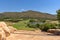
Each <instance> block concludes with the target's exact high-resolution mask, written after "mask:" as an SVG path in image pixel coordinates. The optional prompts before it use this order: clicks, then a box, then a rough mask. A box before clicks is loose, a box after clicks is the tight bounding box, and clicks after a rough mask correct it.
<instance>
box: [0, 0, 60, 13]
mask: <svg viewBox="0 0 60 40" xmlns="http://www.w3.org/2000/svg"><path fill="white" fill-rule="evenodd" d="M58 9H60V0H0V12H20V11H25V10H35V11H41V12H46V13H50V14H56V10H58Z"/></svg>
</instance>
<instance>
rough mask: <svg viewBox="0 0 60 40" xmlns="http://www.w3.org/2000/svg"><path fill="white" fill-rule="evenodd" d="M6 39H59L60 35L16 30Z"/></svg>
mask: <svg viewBox="0 0 60 40" xmlns="http://www.w3.org/2000/svg"><path fill="white" fill-rule="evenodd" d="M45 34H46V35H45ZM7 40H60V36H51V35H47V33H45V32H44V33H43V32H38V33H36V32H35V33H34V32H31V31H28V32H26V31H24V32H23V31H20V32H18V31H17V32H15V33H12V34H11V35H10V36H9V37H7Z"/></svg>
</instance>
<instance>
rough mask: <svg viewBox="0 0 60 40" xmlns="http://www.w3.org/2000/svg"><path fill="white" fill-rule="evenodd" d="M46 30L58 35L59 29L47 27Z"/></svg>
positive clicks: (59, 33)
mask: <svg viewBox="0 0 60 40" xmlns="http://www.w3.org/2000/svg"><path fill="white" fill-rule="evenodd" d="M47 32H49V33H53V34H55V35H60V29H49V30H48V31H47Z"/></svg>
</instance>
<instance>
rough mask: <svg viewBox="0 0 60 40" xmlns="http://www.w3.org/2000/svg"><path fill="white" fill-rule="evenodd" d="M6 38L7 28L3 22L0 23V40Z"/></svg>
mask: <svg viewBox="0 0 60 40" xmlns="http://www.w3.org/2000/svg"><path fill="white" fill-rule="evenodd" d="M8 36H10V30H9V28H8V27H7V25H6V23H5V22H0V40H5V39H6V37H8Z"/></svg>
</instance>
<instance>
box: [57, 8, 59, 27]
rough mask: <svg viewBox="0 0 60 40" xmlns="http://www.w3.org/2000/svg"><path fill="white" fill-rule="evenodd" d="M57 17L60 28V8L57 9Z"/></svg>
mask: <svg viewBox="0 0 60 40" xmlns="http://www.w3.org/2000/svg"><path fill="white" fill-rule="evenodd" d="M57 19H58V21H59V28H60V9H59V10H57Z"/></svg>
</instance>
